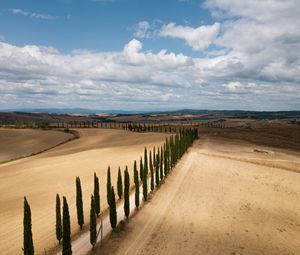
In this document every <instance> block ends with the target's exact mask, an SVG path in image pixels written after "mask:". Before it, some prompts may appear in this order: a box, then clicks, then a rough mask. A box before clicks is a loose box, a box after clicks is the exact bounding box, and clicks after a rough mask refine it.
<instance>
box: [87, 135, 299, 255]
mask: <svg viewBox="0 0 300 255" xmlns="http://www.w3.org/2000/svg"><path fill="white" fill-rule="evenodd" d="M299 164H300V162H299V153H298V152H289V151H285V150H277V149H274V148H268V147H261V146H254V145H251V144H249V143H243V142H232V141H230V140H226V139H225V140H218V139H209V138H207V139H202V140H200V141H199V142H197V143H196V144H195V146H194V147H193V148H192V149H191V150H190V151H189V153H188V154H187V155H185V156H184V158H183V159H182V161H181V162H180V163H179V164H178V166H177V167H176V169H175V170H174V171H173V172H172V174H171V175H170V176H169V177H168V179H167V180H166V183H165V184H164V185H162V187H161V188H160V189H159V190H158V191H157V192H156V193H155V195H154V196H153V197H152V200H151V201H150V202H149V203H147V204H146V206H144V207H143V208H142V210H141V211H140V212H139V213H138V214H136V215H135V216H134V217H133V218H131V219H130V221H129V223H128V225H127V228H126V230H125V231H121V232H120V233H113V234H111V236H110V238H109V239H107V240H105V241H104V242H103V243H102V245H101V246H99V247H97V250H95V251H94V252H92V254H106V255H107V254H128V255H129V254H130V255H132V254H145V255H149V254H172V255H173V254H203V255H204V254H205V255H212V254H216V255H217V254H222V255H223V254H229V255H237V254H249V255H261V254H265V255H269V254H272V255H277V254H278V255H298V254H299V250H300V174H299V173H298V170H299ZM284 166H286V168H285V169H283V168H282V167H284Z"/></svg>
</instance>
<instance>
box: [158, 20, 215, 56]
mask: <svg viewBox="0 0 300 255" xmlns="http://www.w3.org/2000/svg"><path fill="white" fill-rule="evenodd" d="M219 29H220V24H219V23H215V24H213V25H203V26H199V27H197V28H192V27H190V26H180V25H176V24H175V23H169V24H167V25H164V26H162V28H161V30H160V32H159V35H160V36H163V37H173V38H179V39H183V40H185V41H186V43H187V44H188V45H189V46H191V47H192V49H193V50H195V51H202V50H204V49H206V48H208V47H209V46H210V45H211V44H212V43H213V42H214V40H215V39H216V37H217V34H218V32H219Z"/></svg>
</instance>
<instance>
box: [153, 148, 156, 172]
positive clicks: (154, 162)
mask: <svg viewBox="0 0 300 255" xmlns="http://www.w3.org/2000/svg"><path fill="white" fill-rule="evenodd" d="M155 164H156V154H155V146H154V147H153V168H155Z"/></svg>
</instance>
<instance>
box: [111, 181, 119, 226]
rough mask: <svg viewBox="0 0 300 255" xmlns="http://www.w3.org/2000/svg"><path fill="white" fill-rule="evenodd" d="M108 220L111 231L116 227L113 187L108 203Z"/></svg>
mask: <svg viewBox="0 0 300 255" xmlns="http://www.w3.org/2000/svg"><path fill="white" fill-rule="evenodd" d="M109 219H110V225H111V227H112V228H113V229H115V228H116V226H117V209H116V198H115V191H114V187H111V192H110V202H109Z"/></svg>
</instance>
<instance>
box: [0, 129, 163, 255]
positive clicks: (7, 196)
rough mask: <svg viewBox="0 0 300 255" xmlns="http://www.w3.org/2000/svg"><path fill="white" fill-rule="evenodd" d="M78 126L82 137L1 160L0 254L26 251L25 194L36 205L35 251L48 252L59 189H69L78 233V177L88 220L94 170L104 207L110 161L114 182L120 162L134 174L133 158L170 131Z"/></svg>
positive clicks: (74, 228)
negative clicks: (76, 201) (24, 244)
mask: <svg viewBox="0 0 300 255" xmlns="http://www.w3.org/2000/svg"><path fill="white" fill-rule="evenodd" d="M77 131H78V132H79V133H80V137H81V138H80V139H76V140H73V141H71V142H69V143H66V144H63V145H61V146H59V147H56V148H54V149H51V150H49V151H47V152H44V153H41V154H38V155H36V156H32V157H27V158H24V159H20V160H16V161H12V162H9V163H4V164H2V165H0V219H1V228H0V254H22V250H21V248H22V245H23V236H22V233H23V196H26V197H27V199H28V201H29V203H30V206H31V212H32V227H33V239H34V245H35V252H36V254H43V253H44V251H47V250H48V249H49V248H51V247H53V246H54V245H56V243H57V241H56V238H55V196H56V193H59V194H60V195H61V196H63V195H65V196H66V197H67V199H68V203H69V207H70V217H71V229H72V233H73V234H74V233H76V232H78V231H79V227H78V225H77V219H76V209H75V177H76V176H80V178H81V184H82V190H83V203H84V212H85V221H86V222H89V209H90V208H89V204H90V194H91V193H92V191H93V174H94V172H96V173H97V175H98V177H99V181H100V194H101V198H102V200H101V208H102V209H103V208H105V207H106V206H107V205H106V173H107V167H108V165H110V166H111V171H112V184H113V185H115V184H116V179H117V168H118V166H121V168H122V170H123V169H124V168H125V166H126V165H128V166H129V170H130V174H131V171H132V166H133V161H134V160H139V157H140V156H141V155H142V154H143V152H144V148H145V146H147V147H148V148H153V146H160V145H162V144H163V142H164V140H165V138H166V136H167V135H166V134H160V133H133V132H128V131H123V130H110V129H77ZM41 132H44V131H41ZM57 133H58V132H57ZM61 134H63V133H61ZM11 144H12V143H11ZM46 144H47V143H46ZM1 146H2V145H1ZM25 147H26V146H25ZM1 150H3V148H1ZM131 177H132V176H131Z"/></svg>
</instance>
